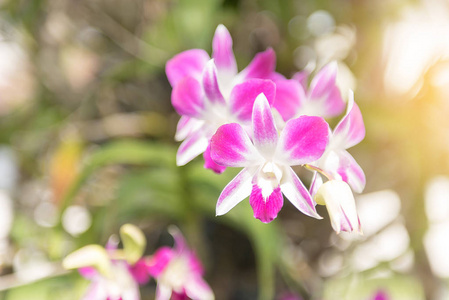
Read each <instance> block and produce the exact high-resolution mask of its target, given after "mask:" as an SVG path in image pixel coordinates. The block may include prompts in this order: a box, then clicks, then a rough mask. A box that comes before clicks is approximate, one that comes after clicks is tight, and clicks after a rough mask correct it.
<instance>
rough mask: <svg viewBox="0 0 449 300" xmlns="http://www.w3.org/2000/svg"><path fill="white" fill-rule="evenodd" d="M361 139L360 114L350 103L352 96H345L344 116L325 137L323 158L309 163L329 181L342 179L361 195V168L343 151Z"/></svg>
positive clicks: (362, 177)
mask: <svg viewBox="0 0 449 300" xmlns="http://www.w3.org/2000/svg"><path fill="white" fill-rule="evenodd" d="M364 137H365V125H364V124H363V118H362V113H361V112H360V109H359V107H358V106H357V104H356V103H355V102H354V94H353V93H352V91H351V92H350V93H349V100H348V109H347V111H346V115H345V116H344V117H343V118H342V119H341V121H340V122H339V123H338V124H337V126H336V127H335V129H334V131H333V132H332V133H331V134H330V136H329V145H328V146H327V148H326V151H325V152H324V154H323V156H322V157H321V158H320V159H319V160H317V161H315V162H313V163H311V164H310V165H312V166H315V167H317V168H318V170H322V171H324V172H322V173H323V174H326V176H327V177H328V179H329V180H332V179H333V180H343V181H345V182H347V183H348V184H349V185H350V186H351V188H352V189H353V190H354V191H355V192H357V193H361V192H362V191H363V189H364V188H365V183H366V179H365V174H364V172H363V170H362V168H361V167H360V166H359V165H358V164H357V162H356V161H355V159H354V158H353V157H352V156H351V154H349V152H348V151H346V149H348V148H351V147H352V146H355V145H357V144H358V143H360V142H361V141H362V140H363V138H364ZM320 180H321V179H320V178H319V175H318V176H316V177H315V180H314V182H313V183H312V186H313V189H315V190H316V189H317V188H318V187H319V181H320Z"/></svg>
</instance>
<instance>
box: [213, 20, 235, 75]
mask: <svg viewBox="0 0 449 300" xmlns="http://www.w3.org/2000/svg"><path fill="white" fill-rule="evenodd" d="M212 57H213V59H214V60H215V64H216V65H217V68H218V69H220V72H222V71H224V72H226V73H228V74H230V75H235V74H237V63H236V62H235V57H234V52H233V51H232V38H231V35H230V34H229V31H228V29H227V28H226V27H225V26H224V25H222V24H220V25H218V27H217V29H216V30H215V35H214V39H213V41H212Z"/></svg>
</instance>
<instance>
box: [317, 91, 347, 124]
mask: <svg viewBox="0 0 449 300" xmlns="http://www.w3.org/2000/svg"><path fill="white" fill-rule="evenodd" d="M345 106H346V103H345V102H344V101H343V98H341V93H340V89H339V88H338V87H337V86H334V87H333V88H332V89H331V90H330V92H329V94H328V95H327V97H326V98H325V101H324V102H323V103H322V111H323V113H322V114H321V115H322V116H323V117H325V118H328V117H329V118H330V117H335V116H338V115H339V114H341V113H342V112H343V111H344V110H345Z"/></svg>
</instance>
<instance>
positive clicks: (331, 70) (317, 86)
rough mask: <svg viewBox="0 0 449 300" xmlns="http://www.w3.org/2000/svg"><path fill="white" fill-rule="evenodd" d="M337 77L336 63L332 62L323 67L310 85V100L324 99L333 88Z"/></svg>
mask: <svg viewBox="0 0 449 300" xmlns="http://www.w3.org/2000/svg"><path fill="white" fill-rule="evenodd" d="M336 77H337V63H336V62H332V63H330V64H328V65H326V66H325V67H323V68H322V69H321V70H320V71H319V72H318V73H317V74H316V75H315V77H314V78H313V80H312V82H311V83H310V98H315V99H320V98H323V97H326V96H327V95H328V94H329V92H330V91H331V90H332V89H333V88H334V87H335V80H336Z"/></svg>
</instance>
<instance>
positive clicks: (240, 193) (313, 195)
mask: <svg viewBox="0 0 449 300" xmlns="http://www.w3.org/2000/svg"><path fill="white" fill-rule="evenodd" d="M275 64H276V57H275V53H274V51H273V50H272V49H268V50H266V51H264V52H262V53H258V54H257V55H256V56H255V57H254V59H253V61H252V62H251V63H250V64H249V65H248V66H247V67H246V68H245V69H243V70H242V71H240V72H238V68H237V64H236V60H235V57H234V53H233V50H232V38H231V36H230V34H229V32H228V30H227V29H226V28H225V27H224V26H223V25H219V26H218V28H217V30H216V32H215V35H214V38H213V42H212V58H210V57H209V55H208V54H207V53H206V52H205V51H204V50H201V49H192V50H187V51H184V52H182V53H180V54H178V55H176V56H175V57H173V58H172V59H171V60H169V61H168V62H167V65H166V73H167V77H168V80H169V82H170V84H171V85H172V87H173V91H172V94H171V101H172V104H173V107H174V108H175V110H176V111H177V112H178V113H179V114H180V115H181V119H180V121H179V123H178V127H177V132H176V136H175V138H176V139H177V140H178V141H182V143H181V145H180V147H179V150H178V153H177V164H178V165H179V166H182V165H185V164H187V163H188V162H190V161H191V160H193V159H194V158H195V157H196V156H198V155H199V154H202V153H203V156H204V161H205V163H204V167H205V168H208V169H212V170H213V171H215V172H216V173H222V172H223V171H224V170H225V169H226V167H241V168H243V169H242V170H241V172H240V173H239V174H238V175H237V176H236V177H235V178H234V179H233V180H232V181H231V182H230V183H229V184H228V185H227V186H226V187H225V188H224V190H223V192H222V193H221V195H220V196H219V199H218V202H217V207H216V214H217V215H223V214H225V213H227V212H228V211H229V210H230V209H232V208H233V207H234V206H235V205H237V204H238V203H239V202H240V201H242V200H243V199H245V198H246V197H248V196H249V202H250V204H251V207H252V209H253V212H254V217H255V218H257V219H259V220H261V221H262V222H264V223H268V222H271V221H272V220H273V219H275V218H276V217H277V215H278V213H279V211H280V209H281V208H282V206H283V201H284V200H283V199H284V197H283V196H285V197H286V198H287V199H288V200H289V201H290V202H291V203H292V204H293V205H294V206H295V207H296V208H297V209H298V210H300V211H301V212H303V213H304V214H306V215H308V216H311V217H314V218H318V219H320V218H321V217H320V216H319V215H318V213H317V211H316V209H315V206H316V204H317V203H318V204H323V205H326V207H327V209H328V212H329V215H330V218H331V223H332V226H333V228H334V230H335V231H337V232H340V231H351V232H353V231H354V232H361V229H360V222H359V219H358V216H357V212H356V208H355V201H354V197H353V194H352V191H351V188H352V190H354V191H355V192H361V191H362V190H363V188H364V186H365V175H364V173H363V170H362V169H361V168H360V166H359V165H358V164H357V163H356V161H355V160H354V158H353V157H352V156H351V155H350V154H349V152H347V149H348V148H350V147H352V146H354V145H356V144H358V143H359V142H360V141H361V140H362V139H363V138H364V135H365V127H364V124H363V119H362V115H361V112H360V110H359V108H358V106H357V104H356V103H355V102H354V97H353V94H352V92H351V93H349V99H348V101H347V104H345V101H343V99H342V97H341V94H340V91H339V89H338V87H337V84H336V76H337V64H336V63H335V62H333V63H330V64H328V65H326V66H324V67H323V68H322V69H321V70H319V71H318V72H317V73H316V74H315V76H314V77H313V78H312V79H309V77H310V74H308V73H305V72H299V73H297V74H295V75H294V76H293V77H292V79H286V78H285V77H284V76H283V75H281V74H279V73H276V72H275ZM309 81H310V85H308V84H307V83H308V82H309ZM345 106H347V111H346V114H345V115H344V116H343V118H342V119H341V121H340V122H339V123H338V125H337V126H336V127H335V129H334V130H330V128H329V125H328V123H327V122H326V120H325V119H324V118H328V117H335V116H338V115H340V114H342V113H343V111H344V109H345ZM292 166H303V167H305V168H306V169H308V170H311V171H313V172H314V174H313V179H312V183H311V185H310V187H309V188H306V187H305V185H304V184H303V183H302V181H301V180H300V178H299V177H298V176H297V175H296V173H295V172H294V171H293V169H292ZM326 180H327V181H326Z"/></svg>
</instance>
